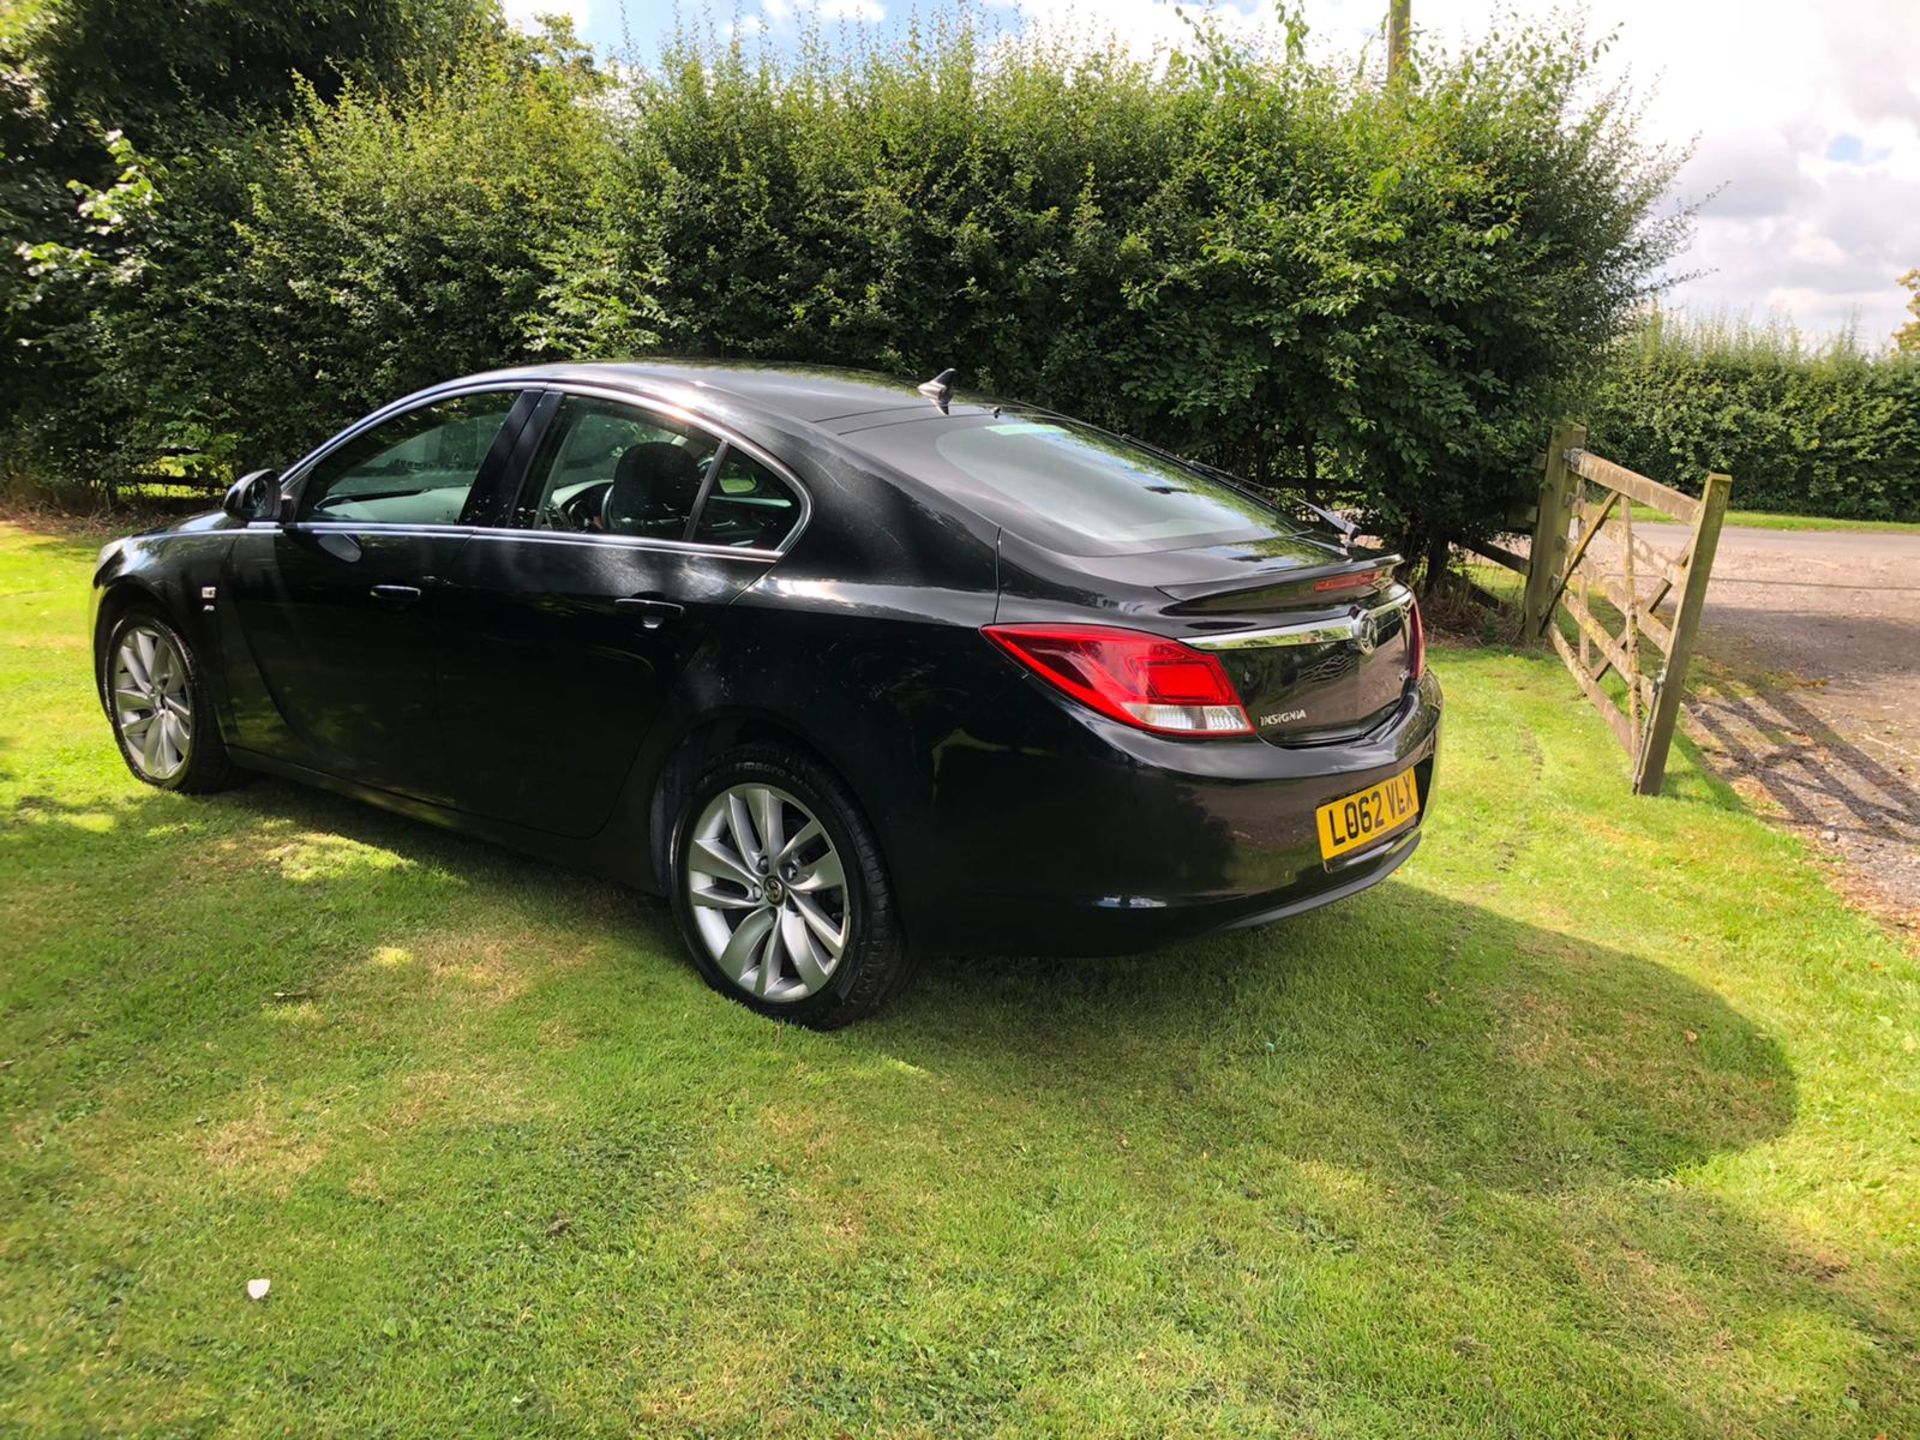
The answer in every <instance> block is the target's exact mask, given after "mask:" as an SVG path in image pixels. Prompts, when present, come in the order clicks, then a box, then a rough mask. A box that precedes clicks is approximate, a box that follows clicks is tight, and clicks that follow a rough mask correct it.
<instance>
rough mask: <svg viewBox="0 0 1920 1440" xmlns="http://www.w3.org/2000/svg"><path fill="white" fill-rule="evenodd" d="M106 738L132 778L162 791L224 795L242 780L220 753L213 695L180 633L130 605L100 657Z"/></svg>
mask: <svg viewBox="0 0 1920 1440" xmlns="http://www.w3.org/2000/svg"><path fill="white" fill-rule="evenodd" d="M100 653H101V655H102V656H103V659H102V660H101V662H100V679H101V687H102V690H103V691H104V696H103V698H104V699H105V701H106V706H107V715H108V717H109V718H110V719H111V720H112V721H113V736H114V739H115V740H116V741H118V742H119V745H120V754H121V756H122V757H123V758H124V759H125V760H126V762H127V768H128V769H129V770H131V771H132V772H133V773H134V776H135V777H136V778H137V779H141V780H144V781H146V782H147V783H148V784H149V785H157V786H159V787H160V788H161V789H163V790H180V791H185V792H188V793H201V792H205V791H209V790H224V789H226V788H227V787H228V786H230V785H237V784H239V783H240V781H241V780H242V779H243V778H244V776H243V773H242V772H241V770H240V769H239V768H238V767H237V766H235V765H234V763H233V761H232V759H231V758H230V757H229V756H228V754H227V747H226V743H225V742H224V741H223V740H222V739H221V738H220V725H219V722H218V721H217V720H216V719H215V718H214V713H213V697H212V695H211V693H210V692H209V691H208V689H207V684H206V677H205V676H204V675H202V674H201V672H200V667H199V666H198V665H197V664H196V663H195V661H194V656H193V652H192V651H191V650H190V649H188V648H187V642H186V640H185V639H184V638H183V637H182V636H181V634H180V632H179V631H178V630H176V629H174V628H173V626H172V625H171V624H169V623H168V622H167V621H166V620H164V619H162V618H161V617H160V615H159V613H158V612H157V611H156V610H153V609H151V608H149V607H147V606H144V605H140V606H136V607H134V608H132V609H130V610H129V611H127V612H126V613H125V614H123V615H122V616H121V617H120V619H119V621H118V622H117V623H116V624H115V625H114V627H113V630H112V632H111V633H110V635H109V636H108V639H107V643H106V645H105V646H104V647H103V649H102V651H101V652H100Z"/></svg>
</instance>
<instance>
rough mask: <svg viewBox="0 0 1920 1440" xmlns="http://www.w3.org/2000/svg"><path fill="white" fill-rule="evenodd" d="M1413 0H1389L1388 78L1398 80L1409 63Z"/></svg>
mask: <svg viewBox="0 0 1920 1440" xmlns="http://www.w3.org/2000/svg"><path fill="white" fill-rule="evenodd" d="M1412 9H1413V0H1387V79H1388V80H1396V79H1398V78H1399V76H1400V72H1401V71H1402V70H1403V69H1405V68H1406V64H1407V27H1408V26H1409V25H1410V24H1412V17H1411V14H1410V13H1409V12H1411V10H1412Z"/></svg>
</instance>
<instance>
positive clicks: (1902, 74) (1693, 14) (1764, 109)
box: [992, 0, 1920, 343]
mask: <svg viewBox="0 0 1920 1440" xmlns="http://www.w3.org/2000/svg"><path fill="white" fill-rule="evenodd" d="M992 3H994V4H995V5H996V6H997V8H1000V9H1002V10H1003V11H1005V12H1008V13H1009V15H1010V17H1017V20H1018V21H1019V22H1021V23H1024V24H1027V25H1032V26H1037V27H1041V28H1044V29H1047V30H1051V31H1055V32H1060V33H1065V34H1068V35H1084V36H1086V37H1088V38H1089V39H1092V38H1094V37H1096V36H1106V35H1117V36H1119V37H1120V38H1121V39H1123V40H1124V41H1125V42H1126V43H1127V44H1128V45H1129V46H1130V47H1131V48H1133V49H1134V50H1135V51H1136V52H1137V53H1142V54H1145V53H1148V52H1151V51H1152V50H1154V49H1155V48H1164V47H1167V46H1170V45H1174V44H1178V43H1179V42H1180V41H1181V39H1182V38H1183V37H1184V36H1185V35H1186V34H1187V33H1188V32H1187V27H1186V23H1185V22H1184V21H1183V20H1182V19H1181V17H1180V16H1179V15H1178V14H1176V13H1175V10H1174V7H1173V5H1172V4H1171V3H1167V0H1093V3H1089V0H992ZM1508 3H1509V4H1510V5H1511V8H1512V9H1513V10H1515V11H1517V12H1518V13H1519V14H1520V15H1522V16H1525V17H1534V18H1541V19H1547V18H1551V17H1552V16H1553V15H1554V14H1556V13H1560V12H1561V11H1562V10H1563V7H1562V6H1561V5H1560V4H1559V3H1558V0H1508ZM1183 8H1184V9H1185V10H1186V11H1187V12H1188V14H1190V15H1206V16H1210V17H1211V18H1212V19H1213V20H1214V22H1215V23H1217V24H1219V25H1221V26H1222V27H1223V28H1225V29H1227V30H1229V31H1234V32H1239V33H1242V34H1255V33H1268V34H1270V33H1272V30H1273V25H1274V21H1273V8H1272V6H1271V5H1270V4H1268V3H1265V0H1220V3H1216V4H1212V5H1208V4H1206V3H1204V0H1202V3H1189V4H1186V5H1185V6H1184V7H1183ZM1502 8H1504V7H1501V6H1495V5H1489V4H1488V3H1487V0H1413V17H1414V23H1415V24H1416V26H1418V27H1420V28H1422V29H1424V30H1427V31H1430V32H1431V33H1433V34H1434V35H1435V36H1437V37H1440V38H1443V39H1446V40H1458V39H1461V38H1465V37H1468V36H1478V35H1479V34H1481V33H1482V32H1484V30H1485V29H1486V27H1487V25H1488V23H1489V18H1490V16H1494V15H1497V14H1499V13H1500V12H1501V10H1502ZM1587 8H1588V21H1589V30H1590V33H1591V34H1593V35H1595V36H1599V35H1603V34H1605V33H1607V32H1609V31H1612V30H1614V29H1615V27H1618V39H1617V41H1616V43H1615V44H1614V45H1613V47H1612V48H1611V49H1610V50H1609V51H1608V53H1607V55H1606V57H1605V60H1604V61H1603V63H1602V73H1603V75H1605V76H1607V77H1611V78H1626V79H1628V80H1629V81H1630V82H1631V83H1632V84H1633V86H1634V87H1635V89H1636V91H1638V92H1639V93H1640V94H1642V95H1643V96H1644V97H1645V98H1646V100H1647V110H1646V131H1645V133H1646V134H1647V135H1648V137H1649V138H1651V139H1656V140H1662V141H1667V142H1670V143H1673V144H1677V145H1684V144H1687V143H1689V142H1694V143H1695V153H1694V155H1693V157H1692V159H1691V160H1690V161H1689V162H1688V164H1687V166H1686V168H1685V170H1684V171H1683V172H1682V174H1681V177H1680V184H1679V189H1680V192H1681V194H1682V195H1685V196H1689V197H1692V198H1699V197H1701V196H1704V195H1708V194H1709V193H1711V192H1716V191H1717V193H1714V194H1713V198H1712V199H1711V200H1710V201H1708V203H1707V204H1706V206H1705V207H1704V209H1703V210H1702V211H1701V214H1700V222H1699V228H1698V232H1697V236H1696V240H1695V243H1694V246H1693V249H1692V251H1691V253H1689V254H1688V255H1686V256H1684V257H1683V258H1682V259H1681V261H1680V262H1679V264H1678V265H1677V266H1676V267H1675V268H1676V271H1677V272H1678V273H1682V274H1684V273H1688V272H1693V271H1706V272H1709V273H1706V274H1704V275H1701V276H1700V277H1699V278H1698V279H1694V280H1690V281H1687V282H1686V283H1684V284H1682V285H1681V286H1679V287H1678V289H1677V290H1676V291H1675V293H1674V294H1673V296H1672V297H1671V298H1672V300H1673V302H1674V303H1678V304H1682V305H1687V306H1690V307H1694V308H1700V309H1729V310H1735V311H1741V310H1748V311H1754V312H1756V313H1761V312H1765V311H1766V310H1767V309H1769V308H1770V307H1773V308H1778V309H1781V310H1783V311H1784V312H1786V314H1787V315H1788V317H1789V318H1790V319H1791V320H1793V321H1794V322H1795V323H1796V324H1798V325H1800V326H1801V327H1802V328H1803V329H1807V330H1810V331H1832V330H1836V329H1838V328H1840V327H1841V326H1842V325H1844V324H1845V323H1846V322H1847V321H1848V319H1849V317H1850V316H1851V315H1852V314H1853V313H1854V312H1856V311H1857V312H1858V315H1859V319H1860V326H1861V334H1862V337H1863V338H1864V339H1866V340H1867V341H1869V342H1870V343H1878V342H1879V341H1881V340H1882V339H1884V338H1885V337H1886V336H1887V335H1888V334H1889V333H1890V332H1891V331H1892V330H1893V328H1894V327H1895V326H1896V325H1898V324H1899V323H1900V322H1901V321H1902V320H1904V319H1905V318H1906V313H1905V302H1906V292H1905V291H1904V290H1901V289H1900V288H1899V287H1898V286H1897V285H1895V283H1894V276H1895V275H1897V274H1899V273H1900V272H1901V271H1903V270H1907V269H1910V268H1913V267H1916V266H1920V0H1587ZM1305 9H1306V18H1307V20H1308V22H1309V23H1310V24H1311V25H1312V27H1313V30H1314V34H1315V36H1316V38H1317V39H1319V40H1320V41H1321V42H1322V43H1325V44H1328V45H1332V46H1338V47H1340V48H1342V49H1345V50H1348V51H1351V50H1353V49H1356V48H1358V47H1359V46H1360V45H1363V44H1373V45H1375V46H1376V50H1377V46H1378V42H1377V40H1376V39H1375V37H1377V35H1378V33H1379V30H1380V24H1381V17H1382V15H1383V14H1384V12H1385V10H1386V0H1306V5H1305ZM1847 137H1851V140H1857V141H1858V142H1859V144H1858V147H1857V158H1854V159H1850V160H1843V159H1838V158H1832V159H1830V158H1828V157H1829V154H1830V152H1833V151H1835V149H1836V142H1839V144H1838V146H1837V149H1838V153H1840V154H1845V155H1852V154H1855V153H1856V152H1855V147H1854V146H1853V145H1852V144H1851V143H1850V140H1849V139H1848V138H1847Z"/></svg>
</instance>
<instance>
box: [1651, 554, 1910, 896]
mask: <svg viewBox="0 0 1920 1440" xmlns="http://www.w3.org/2000/svg"><path fill="white" fill-rule="evenodd" d="M1636 529H1637V530H1639V531H1640V533H1641V534H1642V535H1643V536H1644V537H1645V538H1647V539H1648V540H1650V541H1652V542H1653V543H1654V544H1656V545H1658V546H1659V547H1660V548H1661V549H1663V550H1667V551H1669V552H1670V553H1671V552H1675V551H1678V550H1679V549H1680V548H1681V547H1682V546H1683V545H1684V543H1685V532H1684V531H1682V530H1680V529H1678V528H1677V527H1665V526H1651V525H1643V526H1638V527H1636ZM1662 532H1666V533H1662ZM1700 649H1701V653H1702V654H1703V655H1705V656H1706V657H1707V658H1708V659H1710V660H1712V661H1715V662H1718V664H1719V665H1720V666H1722V667H1724V668H1726V669H1729V670H1731V671H1732V672H1733V673H1734V674H1735V675H1737V676H1738V677H1739V679H1740V680H1741V681H1742V682H1744V684H1743V685H1740V686H1736V687H1729V688H1732V689H1739V690H1745V689H1747V687H1751V690H1752V693H1750V694H1737V695H1728V696H1719V695H1710V696H1702V697H1698V698H1696V699H1693V700H1690V701H1689V702H1688V706H1687V709H1688V713H1689V716H1690V717H1691V719H1692V721H1693V730H1694V734H1695V736H1696V738H1697V739H1699V740H1700V741H1701V742H1702V743H1703V745H1704V746H1705V747H1706V748H1707V750H1708V753H1709V756H1710V758H1712V759H1713V760H1714V762H1715V764H1716V766H1717V768H1718V769H1719V770H1720V771H1721V773H1722V774H1724V775H1726V776H1727V777H1728V778H1729V779H1731V780H1732V781H1734V783H1735V784H1736V786H1738V787H1739V788H1741V789H1742V790H1743V791H1745V792H1747V793H1749V794H1750V795H1751V794H1753V793H1754V792H1756V791H1757V792H1758V793H1759V795H1760V796H1762V797H1764V799H1765V800H1766V801H1770V802H1772V804H1774V805H1777V806H1778V807H1779V809H1780V811H1781V812H1782V818H1783V819H1784V820H1785V821H1786V822H1787V823H1789V824H1791V825H1794V826H1795V827H1797V828H1800V829H1803V830H1805V831H1806V832H1807V833H1808V834H1809V835H1810V836H1811V837H1812V838H1814V839H1815V840H1816V841H1817V842H1818V843H1819V844H1821V845H1822V846H1823V847H1825V848H1827V849H1829V850H1833V851H1837V852H1838V853H1840V854H1841V855H1843V856H1844V857H1845V858H1846V859H1847V860H1848V861H1849V862H1851V863H1850V867H1849V868H1850V871H1851V873H1852V874H1853V876H1854V877H1855V880H1856V882H1857V883H1858V885H1859V886H1860V888H1861V889H1862V890H1863V891H1865V892H1866V894H1867V896H1868V897H1869V898H1870V899H1872V900H1873V901H1874V902H1875V903H1876V905H1877V907H1878V908H1882V909H1886V910H1889V911H1891V912H1893V913H1894V914H1895V915H1899V916H1904V917H1906V918H1907V920H1908V921H1909V922H1911V921H1913V920H1915V919H1917V918H1920V535H1893V534H1881V533H1865V532H1859V533H1856V532H1851V531H1846V532H1842V531H1831V532H1823V531H1773V530H1748V529H1737V528H1731V527H1730V528H1728V529H1727V530H1725V531H1723V532H1722V534H1721V537H1720V553H1719V557H1718V559H1717V561H1716V562H1715V565H1714V573H1713V582H1712V586H1711V588H1710V589H1709V591H1708V596H1707V610H1706V616H1705V619H1704V621H1703V623H1702V629H1701V635H1700Z"/></svg>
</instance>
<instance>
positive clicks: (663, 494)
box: [513, 395, 720, 540]
mask: <svg viewBox="0 0 1920 1440" xmlns="http://www.w3.org/2000/svg"><path fill="white" fill-rule="evenodd" d="M719 448H720V445H719V442H718V441H717V440H715V439H714V438H713V437H712V436H710V435H707V434H706V433H704V432H703V431H701V430H698V429H696V428H695V427H693V426H691V425H688V424H686V423H685V422H684V421H681V420H676V419H674V418H673V417H671V416H668V415H660V414H656V413H654V412H652V411H648V410H643V409H640V408H639V407H637V406H633V405H623V404H621V403H619V402H618V401H613V400H600V399H596V398H593V397H591V396H586V395H568V396H566V397H565V398H564V399H562V400H561V402H560V408H559V409H558V410H557V411H555V412H554V416H553V419H552V421H551V422H550V423H549V425H548V427H547V433H546V436H545V437H544V438H543V439H542V441H541V443H540V453H539V454H538V455H537V456H536V457H535V458H534V462H533V468H532V471H531V473H530V474H529V475H528V478H527V484H526V486H525V488H524V489H523V490H522V492H521V498H520V503H519V505H518V506H516V507H515V512H514V518H513V524H514V525H515V526H517V527H518V528H520V529H523V530H565V531H572V532H576V533H581V534H593V535H637V536H645V537H649V538H652V539H656V540H682V539H685V538H686V533H687V524H688V522H689V521H690V520H692V518H693V509H694V505H695V503H696V502H697V501H698V500H699V498H700V490H701V486H702V485H703V484H704V483H705V481H706V476H707V471H708V470H709V469H710V468H711V467H712V464H713V460H714V456H715V454H716V453H717V452H718V450H719Z"/></svg>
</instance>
